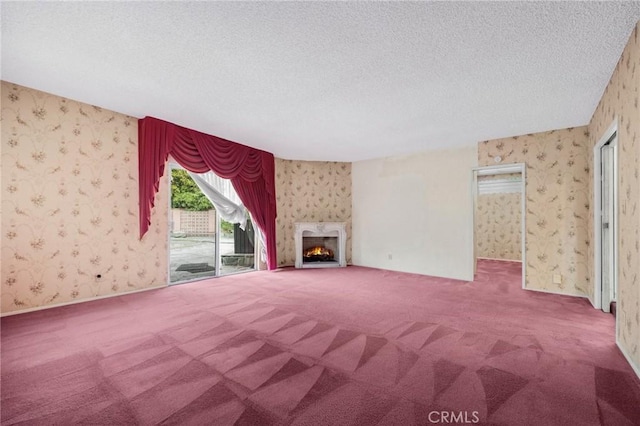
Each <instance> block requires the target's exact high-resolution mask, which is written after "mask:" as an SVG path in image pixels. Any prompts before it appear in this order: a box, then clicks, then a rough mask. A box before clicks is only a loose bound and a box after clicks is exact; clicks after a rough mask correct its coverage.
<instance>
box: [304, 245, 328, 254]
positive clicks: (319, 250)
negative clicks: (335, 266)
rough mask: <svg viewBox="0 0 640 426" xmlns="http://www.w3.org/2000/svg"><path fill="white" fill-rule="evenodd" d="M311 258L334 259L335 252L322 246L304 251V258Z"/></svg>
mask: <svg viewBox="0 0 640 426" xmlns="http://www.w3.org/2000/svg"><path fill="white" fill-rule="evenodd" d="M311 256H328V257H333V250H331V249H328V248H326V247H321V246H316V247H311V248H309V249H307V250H305V251H304V257H311Z"/></svg>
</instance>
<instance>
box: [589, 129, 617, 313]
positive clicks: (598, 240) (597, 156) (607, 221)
mask: <svg viewBox="0 0 640 426" xmlns="http://www.w3.org/2000/svg"><path fill="white" fill-rule="evenodd" d="M593 157H594V163H595V164H594V171H595V172H594V200H595V209H594V237H595V260H594V264H595V290H594V295H595V297H594V299H595V305H596V308H598V309H602V310H603V311H604V312H611V311H612V309H613V310H614V312H615V304H616V297H617V291H618V221H617V217H618V211H617V210H618V138H617V126H616V123H615V122H614V124H613V125H612V126H611V127H610V128H609V129H608V130H607V132H606V133H605V134H604V135H603V137H602V138H601V139H600V141H599V142H598V143H597V144H596V146H595V147H594V156H593Z"/></svg>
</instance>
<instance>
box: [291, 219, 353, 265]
mask: <svg viewBox="0 0 640 426" xmlns="http://www.w3.org/2000/svg"><path fill="white" fill-rule="evenodd" d="M304 237H336V238H337V239H338V242H337V243H338V244H337V250H336V253H334V254H335V256H336V262H328V263H323V262H317V263H308V262H304V261H303V257H302V251H303V249H304V247H303V238H304ZM346 243H347V224H346V223H345V222H296V224H295V246H296V268H327V267H332V266H333V267H344V266H347V254H346Z"/></svg>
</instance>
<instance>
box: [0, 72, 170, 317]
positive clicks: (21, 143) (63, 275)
mask: <svg viewBox="0 0 640 426" xmlns="http://www.w3.org/2000/svg"><path fill="white" fill-rule="evenodd" d="M1 96H2V100H1V107H2V119H1V120H2V151H1V152H2V155H1V164H2V188H1V190H0V191H1V192H0V193H1V195H2V197H1V199H2V226H1V232H2V245H1V250H2V251H1V258H2V271H1V280H2V305H1V311H2V313H9V312H15V311H22V310H27V309H30V308H38V307H43V306H47V305H56V304H61V303H65V302H72V301H76V300H83V299H91V298H95V297H98V296H107V295H113V294H118V293H125V292H129V291H134V290H140V289H144V288H150V287H156V286H162V285H166V282H167V280H166V275H167V223H168V220H167V217H166V215H167V209H158V210H157V211H155V212H154V213H153V218H152V228H151V230H150V232H149V233H148V234H147V235H146V236H145V238H144V239H143V240H142V241H140V240H139V234H138V172H137V169H138V150H137V131H138V129H137V119H135V118H132V117H127V116H124V115H121V114H117V113H114V112H111V111H107V110H103V109H101V108H98V107H94V106H91V105H86V104H82V103H79V102H75V101H72V100H69V99H65V98H61V97H58V96H54V95H50V94H47V93H43V92H40V91H37V90H33V89H29V88H25V87H21V86H18V85H15V84H12V83H8V82H4V81H3V82H2V86H1ZM162 185H163V186H164V189H162V188H161V190H160V192H159V193H158V195H157V198H156V205H157V206H166V205H167V198H166V197H167V189H166V181H164V180H163V182H162Z"/></svg>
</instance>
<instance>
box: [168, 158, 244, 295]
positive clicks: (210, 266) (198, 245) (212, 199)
mask: <svg viewBox="0 0 640 426" xmlns="http://www.w3.org/2000/svg"><path fill="white" fill-rule="evenodd" d="M170 170H171V194H170V228H169V284H170V285H171V284H179V283H184V282H189V281H195V280H202V279H206V278H211V277H216V276H221V275H229V274H234V273H239V272H247V271H253V270H255V261H254V260H255V259H256V256H255V253H256V249H255V246H256V244H255V231H254V228H253V226H252V223H251V219H250V217H249V214H248V212H247V211H246V209H245V208H244V206H243V205H242V203H241V202H240V199H239V197H238V195H237V194H236V192H235V190H234V189H233V186H232V185H231V182H230V181H229V180H227V179H222V178H220V177H219V176H216V175H215V174H214V173H212V172H208V173H202V174H196V173H191V172H188V171H187V170H185V169H183V168H182V167H181V166H179V165H177V164H176V163H170Z"/></svg>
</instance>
